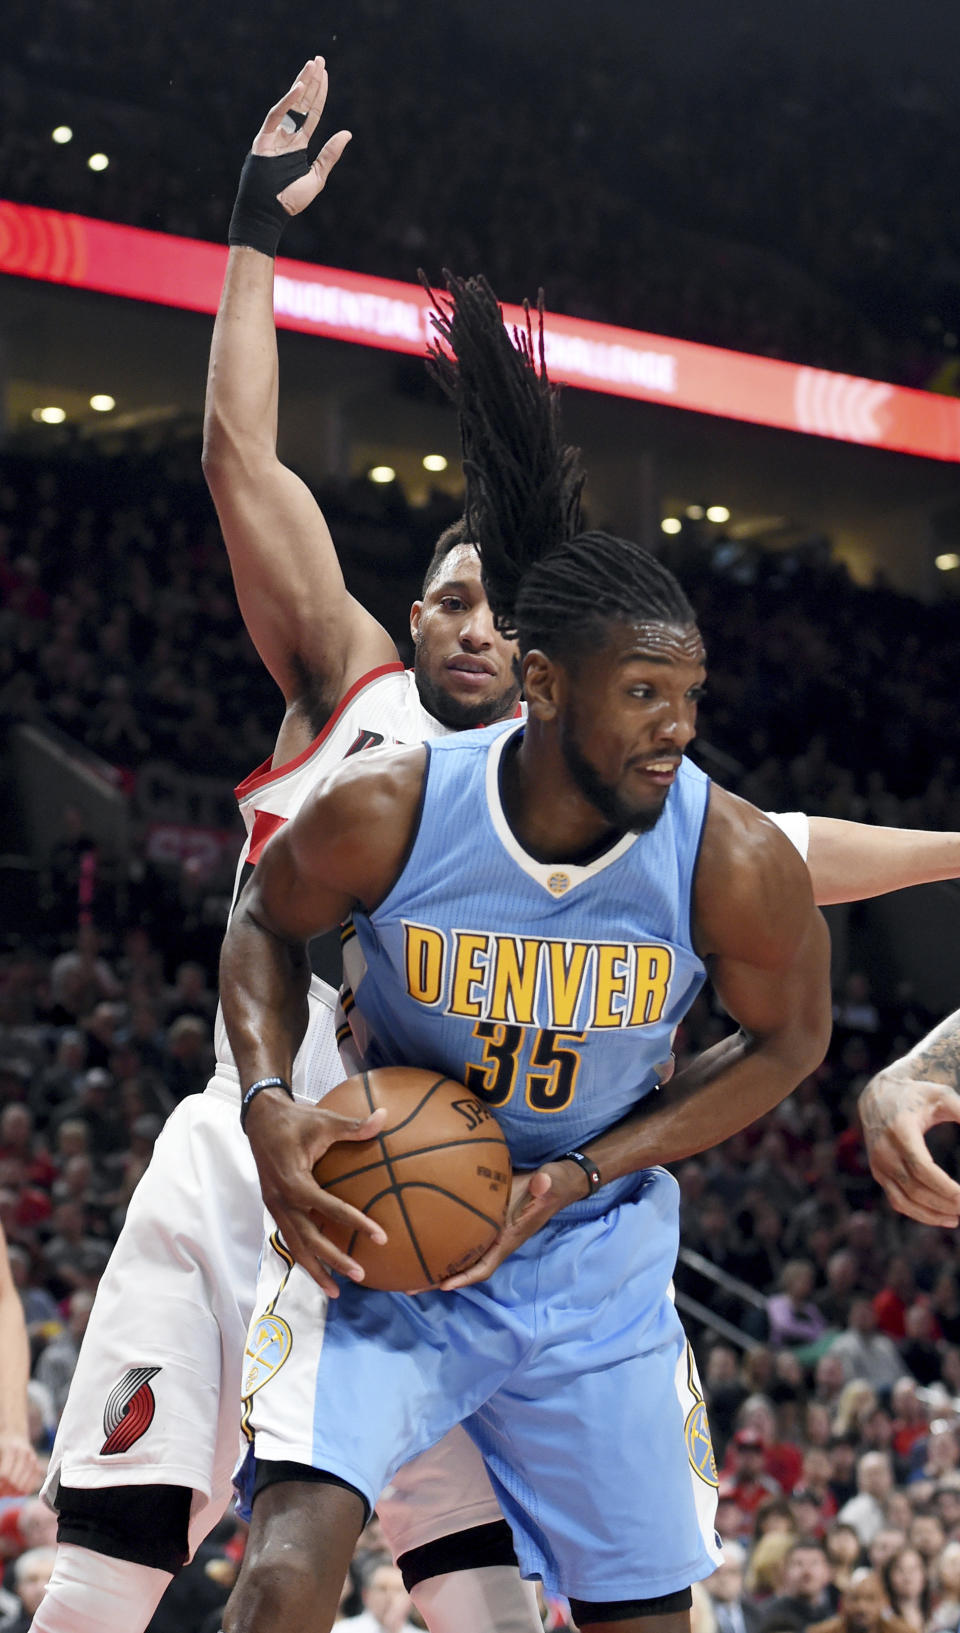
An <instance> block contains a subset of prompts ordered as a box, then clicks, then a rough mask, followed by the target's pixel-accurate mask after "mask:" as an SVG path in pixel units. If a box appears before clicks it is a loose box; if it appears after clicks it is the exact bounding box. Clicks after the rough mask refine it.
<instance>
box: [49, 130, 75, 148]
mask: <svg viewBox="0 0 960 1633" xmlns="http://www.w3.org/2000/svg"><path fill="white" fill-rule="evenodd" d="M50 135H51V138H52V139H53V141H55V142H56V144H57V146H58V147H64V146H65V145H66V143H67V142H72V141H73V131H72V130H71V129H70V126H69V125H58V126H57V128H56V130H52V131H51V132H50Z"/></svg>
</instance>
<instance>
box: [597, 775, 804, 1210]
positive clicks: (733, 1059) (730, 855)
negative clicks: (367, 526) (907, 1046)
mask: <svg viewBox="0 0 960 1633" xmlns="http://www.w3.org/2000/svg"><path fill="white" fill-rule="evenodd" d="M716 794H717V796H718V797H717V798H716V799H714V794H713V793H712V794H711V814H712V815H713V816H714V818H715V820H714V821H713V824H712V832H708V833H705V836H704V843H703V846H702V849H701V861H700V867H699V870H698V877H697V886H696V893H695V905H696V926H697V939H698V944H699V945H701V946H702V947H703V950H704V955H705V956H706V959H707V962H708V965H709V968H710V973H711V976H712V978H713V981H714V986H715V988H716V990H717V993H718V996H719V997H720V998H721V1000H722V1002H723V1003H724V1005H725V1007H726V1008H727V1010H728V1012H729V1013H730V1015H731V1016H732V1018H733V1020H734V1021H735V1022H737V1023H738V1024H739V1026H740V1031H739V1032H737V1033H735V1034H733V1035H732V1036H731V1037H729V1038H725V1039H724V1040H723V1041H722V1042H721V1043H718V1044H716V1045H714V1047H713V1048H712V1049H708V1050H706V1051H705V1052H704V1053H703V1054H702V1055H699V1056H698V1057H697V1058H696V1059H695V1060H694V1061H692V1062H691V1063H690V1065H688V1066H686V1067H684V1069H683V1070H682V1071H681V1072H678V1073H677V1074H676V1075H675V1076H674V1077H673V1078H672V1079H671V1080H670V1082H669V1084H668V1085H667V1086H666V1087H665V1088H664V1089H663V1090H662V1091H661V1092H660V1093H659V1094H656V1095H651V1096H648V1097H647V1098H646V1099H645V1100H644V1101H642V1102H641V1103H640V1105H639V1106H638V1108H637V1110H636V1111H635V1112H633V1113H631V1115H630V1116H629V1117H627V1118H625V1119H624V1120H623V1121H622V1122H621V1123H620V1124H618V1126H617V1127H616V1128H615V1129H611V1130H610V1131H609V1132H608V1133H607V1134H604V1135H602V1136H601V1137H600V1138H599V1139H598V1140H591V1141H590V1143H589V1145H588V1146H587V1147H586V1154H587V1155H588V1156H589V1157H590V1158H591V1160H592V1161H593V1162H594V1163H595V1164H596V1165H597V1167H598V1168H599V1170H600V1174H601V1176H602V1179H603V1180H604V1181H607V1180H610V1179H615V1178H618V1177H619V1176H620V1175H622V1174H626V1173H630V1172H633V1171H634V1170H636V1169H638V1168H643V1167H650V1166H652V1165H654V1164H656V1163H668V1162H676V1161H679V1160H681V1159H682V1158H684V1157H688V1156H692V1155H694V1153H696V1152H698V1151H705V1150H709V1149H710V1147H711V1146H714V1145H716V1144H718V1143H719V1142H720V1141H721V1140H725V1139H727V1138H729V1136H730V1135H731V1134H735V1133H737V1132H738V1131H739V1130H740V1129H741V1128H745V1127H746V1126H747V1125H748V1124H749V1123H752V1122H753V1121H755V1119H756V1118H757V1117H760V1116H762V1115H763V1114H764V1113H765V1112H767V1111H769V1110H770V1109H771V1108H772V1107H773V1106H775V1105H777V1104H778V1103H779V1102H780V1101H781V1100H782V1099H783V1098H784V1097H785V1095H787V1094H789V1093H790V1092H791V1090H792V1089H794V1088H795V1087H796V1085H797V1084H798V1083H799V1082H801V1081H802V1079H803V1078H804V1077H805V1076H807V1074H808V1073H809V1072H811V1071H813V1070H814V1069H815V1067H816V1066H817V1065H818V1064H819V1063H820V1061H821V1060H822V1059H823V1056H824V1054H825V1052H826V1048H827V1044H828V1042H829V1038H830V1027H831V1005H830V982H829V969H830V944H829V938H828V935H827V929H826V925H825V924H824V922H823V919H822V917H821V915H820V914H819V913H818V912H817V910H816V908H815V907H814V904H813V898H812V893H811V889H810V881H809V878H808V876H807V872H806V869H805V867H804V865H803V863H802V861H801V860H800V858H799V856H798V855H797V853H796V851H795V850H794V849H793V846H792V845H791V844H790V842H789V840H787V839H785V838H784V836H783V835H782V834H781V833H780V831H779V830H778V829H777V828H776V827H775V826H774V825H773V824H772V823H770V822H768V821H767V819H766V818H764V817H762V816H761V815H760V813H759V812H756V811H754V809H753V807H752V806H745V805H744V804H743V802H742V801H739V800H737V801H734V800H733V799H732V796H730V795H725V794H723V792H722V790H717V791H716ZM728 801H729V802H730V803H729V804H727V803H726V802H728ZM709 826H710V822H709V819H708V827H709ZM705 870H706V873H705Z"/></svg>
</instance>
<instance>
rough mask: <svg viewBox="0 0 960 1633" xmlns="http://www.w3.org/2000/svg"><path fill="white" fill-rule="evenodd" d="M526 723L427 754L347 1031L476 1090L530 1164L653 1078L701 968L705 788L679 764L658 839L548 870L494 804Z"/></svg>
mask: <svg viewBox="0 0 960 1633" xmlns="http://www.w3.org/2000/svg"><path fill="white" fill-rule="evenodd" d="M522 729H523V728H522V726H521V727H517V726H516V725H515V724H514V723H512V722H511V723H509V724H507V725H505V726H504V727H503V728H502V729H493V730H491V729H490V728H487V729H485V730H483V731H477V732H463V733H458V734H456V735H455V736H452V737H450V738H448V739H446V740H440V741H438V742H431V743H429V744H428V745H427V752H428V762H427V771H426V782H425V788H424V795H423V803H422V809H421V815H420V822H419V826H418V829H417V833H416V836H415V839H414V842H413V845H412V848H411V851H410V854H409V857H408V859H407V862H406V864H405V866H404V868H403V871H402V873H401V874H400V877H399V878H398V880H397V881H396V883H395V884H394V887H393V889H392V890H391V891H390V893H389V895H388V896H387V897H386V899H385V900H384V902H383V903H382V904H381V905H380V906H379V907H378V908H377V909H376V910H375V911H374V912H373V913H372V914H370V915H369V916H368V915H366V914H363V913H360V912H357V913H355V914H354V925H355V929H356V934H357V939H358V942H359V948H360V950H361V952H362V954H363V963H362V965H360V969H361V970H362V974H358V975H355V976H354V979H353V996H354V997H355V1000H356V1010H357V1012H358V1014H357V1015H356V1016H353V1015H352V1016H351V1025H352V1026H353V1027H354V1029H355V1031H356V1032H357V1033H358V1035H359V1036H360V1037H361V1039H363V1040H364V1042H365V1056H366V1061H367V1064H368V1065H371V1066H375V1065H398V1064H406V1065H418V1066H425V1067H428V1068H430V1069H434V1068H435V1069H437V1070H438V1071H443V1072H446V1073H448V1074H449V1075H450V1076H451V1077H455V1078H457V1079H459V1080H461V1081H462V1082H464V1083H466V1084H467V1086H468V1087H469V1088H470V1089H471V1090H472V1091H473V1092H474V1093H475V1094H476V1095H477V1096H478V1097H479V1098H481V1099H483V1100H484V1101H486V1102H487V1104H489V1105H490V1106H491V1107H493V1108H495V1110H496V1115H497V1119H498V1121H499V1122H500V1124H501V1125H502V1127H503V1130H504V1132H505V1134H506V1137H507V1140H508V1142H509V1145H510V1150H511V1154H512V1157H513V1161H514V1165H515V1166H516V1167H518V1168H529V1167H537V1166H539V1165H540V1164H541V1163H543V1162H546V1161H549V1160H550V1158H552V1157H556V1156H559V1155H561V1154H562V1153H563V1152H565V1151H569V1150H570V1149H571V1148H572V1147H575V1146H579V1145H581V1144H584V1143H585V1142H586V1141H588V1140H589V1139H591V1138H593V1137H595V1136H596V1135H597V1134H599V1133H601V1132H602V1131H603V1130H604V1129H607V1128H609V1127H610V1126H611V1124H613V1123H616V1122H617V1121H618V1120H619V1119H620V1118H621V1117H623V1116H624V1115H625V1114H626V1113H627V1112H628V1111H630V1109H631V1108H632V1107H633V1106H634V1105H635V1104H636V1103H637V1101H638V1100H640V1099H642V1098H643V1097H644V1096H645V1095H646V1094H648V1093H649V1092H650V1090H651V1089H653V1088H654V1087H655V1086H656V1085H657V1083H658V1081H659V1073H658V1068H659V1067H660V1066H661V1065H662V1063H663V1062H664V1061H665V1060H666V1059H667V1058H668V1056H669V1053H670V1041H671V1037H672V1034H673V1031H674V1028H675V1027H676V1025H677V1023H678V1021H680V1020H681V1019H682V1017H683V1015H684V1014H685V1013H686V1011H687V1010H688V1009H689V1007H690V1004H691V1003H692V1001H693V999H694V997H695V995H696V993H697V991H698V990H699V988H700V986H701V984H702V982H703V979H704V974H705V971H704V967H703V964H702V962H701V960H700V959H699V957H698V956H697V954H696V952H695V951H694V949H693V946H692V943H691V934H690V897H691V888H692V883H693V875H694V871H695V867H696V861H697V855H698V851H699V845H700V837H701V832H702V829H703V823H704V818H705V815H706V809H707V800H708V793H709V780H708V778H707V777H706V776H705V775H704V773H703V772H702V771H700V770H698V769H697V767H696V766H694V765H693V764H692V763H691V762H690V761H688V760H684V761H683V762H682V763H681V766H680V769H679V771H678V774H677V778H676V781H675V782H674V784H673V785H672V787H671V788H670V791H669V793H668V795H667V799H666V802H665V805H664V810H663V814H662V816H661V818H660V820H659V822H658V823H657V824H656V826H655V827H654V828H652V829H651V830H650V831H649V832H647V833H644V834H625V835H624V836H623V837H622V838H621V839H620V840H619V841H617V842H616V843H615V844H613V845H612V846H611V847H610V848H609V849H608V850H606V851H604V852H603V853H602V854H601V855H600V856H598V857H597V858H596V859H595V860H593V861H592V862H590V863H588V864H587V865H585V866H575V865H568V864H546V863H542V862H537V861H535V860H534V859H533V858H532V857H531V856H529V855H528V854H527V852H526V851H524V850H523V848H522V847H521V845H520V844H519V842H518V841H517V839H516V838H515V836H514V834H513V832H512V830H511V829H510V827H509V825H508V823H507V820H506V817H505V815H504V811H503V805H502V801H501V798H500V775H499V773H500V766H501V762H502V758H503V751H504V748H505V746H506V744H507V743H508V742H509V741H510V739H511V738H512V737H513V735H514V734H515V733H516V732H517V731H518V730H521V731H522ZM356 950H357V949H356V947H354V948H352V949H350V951H351V953H352V954H353V955H354V956H353V958H351V959H349V960H347V961H346V963H347V966H348V967H351V966H352V967H353V968H357V964H358V961H357V960H356ZM358 1020H359V1021H360V1025H359V1026H357V1021H358ZM614 1200H615V1199H614V1197H613V1196H611V1195H610V1194H609V1191H608V1193H607V1196H606V1203H607V1205H608V1206H609V1205H610V1204H611V1203H612V1202H613V1201H614Z"/></svg>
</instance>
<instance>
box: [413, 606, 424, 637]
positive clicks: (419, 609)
mask: <svg viewBox="0 0 960 1633" xmlns="http://www.w3.org/2000/svg"><path fill="white" fill-rule="evenodd" d="M422 613H423V602H422V601H415V602H414V603H413V606H412V607H411V608H410V637H411V640H412V641H413V643H414V646H416V643H417V641H418V640H419V639H420V618H421V615H422Z"/></svg>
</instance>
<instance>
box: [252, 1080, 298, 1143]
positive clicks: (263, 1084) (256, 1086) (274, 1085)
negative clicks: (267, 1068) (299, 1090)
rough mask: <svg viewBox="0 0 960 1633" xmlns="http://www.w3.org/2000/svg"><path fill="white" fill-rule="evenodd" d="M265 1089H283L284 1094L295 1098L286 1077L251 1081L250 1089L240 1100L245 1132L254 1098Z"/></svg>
mask: <svg viewBox="0 0 960 1633" xmlns="http://www.w3.org/2000/svg"><path fill="white" fill-rule="evenodd" d="M263 1089H282V1090H283V1092H284V1094H288V1095H289V1096H290V1099H291V1100H292V1099H293V1090H292V1089H291V1087H290V1085H289V1083H288V1082H287V1080H286V1078H285V1077H260V1078H258V1079H257V1081H256V1083H251V1085H250V1087H249V1089H248V1090H247V1092H246V1094H245V1095H244V1097H243V1099H242V1100H241V1102H240V1127H241V1128H242V1129H243V1132H244V1134H246V1132H247V1114H248V1112H249V1110H250V1107H251V1106H252V1105H253V1102H254V1100H256V1098H257V1095H258V1094H259V1093H260V1092H261V1090H263Z"/></svg>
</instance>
